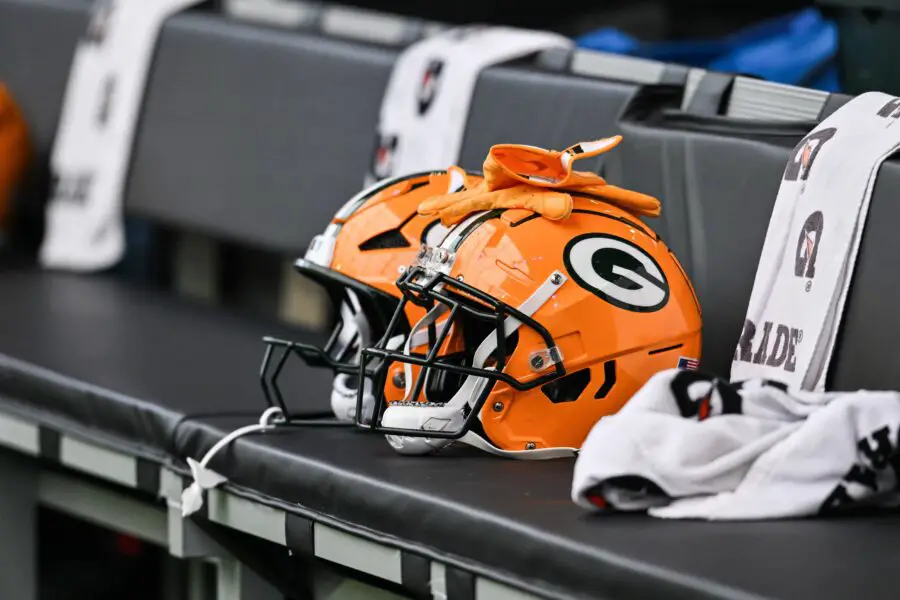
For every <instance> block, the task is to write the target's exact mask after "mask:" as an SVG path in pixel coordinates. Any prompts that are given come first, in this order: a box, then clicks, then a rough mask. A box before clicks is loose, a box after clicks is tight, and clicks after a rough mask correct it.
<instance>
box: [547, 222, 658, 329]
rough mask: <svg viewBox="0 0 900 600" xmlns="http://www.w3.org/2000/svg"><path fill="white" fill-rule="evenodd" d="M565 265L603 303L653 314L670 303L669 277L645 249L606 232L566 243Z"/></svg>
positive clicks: (582, 285)
mask: <svg viewBox="0 0 900 600" xmlns="http://www.w3.org/2000/svg"><path fill="white" fill-rule="evenodd" d="M563 264H565V266H566V270H567V271H568V272H569V274H570V275H571V276H572V279H573V280H574V281H575V283H577V284H578V285H580V286H581V287H583V288H584V289H586V290H588V291H589V292H591V293H592V294H594V295H596V296H598V297H599V298H601V299H602V300H604V301H606V302H608V303H610V304H612V305H613V306H616V307H618V308H622V309H624V310H630V311H634V312H654V311H657V310H659V309H661V308H662V307H663V306H665V305H666V303H667V302H668V301H669V282H668V281H667V280H666V275H665V273H663V270H662V269H661V268H660V266H659V265H658V264H657V262H656V261H655V260H653V257H652V256H650V255H649V254H648V253H647V252H646V251H645V250H644V249H643V248H641V247H640V246H638V245H637V244H634V243H632V242H630V241H628V240H625V239H623V238H620V237H616V236H614V235H608V234H605V233H586V234H584V235H580V236H578V237H576V238H574V239H572V240H571V241H570V242H569V243H568V244H566V249H565V251H564V255H563Z"/></svg>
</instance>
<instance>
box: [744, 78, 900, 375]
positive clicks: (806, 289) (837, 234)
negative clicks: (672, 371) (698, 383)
mask: <svg viewBox="0 0 900 600" xmlns="http://www.w3.org/2000/svg"><path fill="white" fill-rule="evenodd" d="M898 118H900V98H895V97H893V96H889V95H887V94H882V93H878V92H870V93H866V94H863V95H861V96H858V97H856V98H854V99H853V100H851V101H850V102H848V103H847V104H845V105H844V106H843V107H841V108H840V109H838V110H837V111H836V112H835V113H834V114H832V115H831V116H830V117H828V118H827V119H825V120H824V121H822V123H820V124H819V125H818V126H817V127H816V128H815V129H813V130H812V131H811V132H810V133H809V135H807V136H806V137H804V138H803V140H801V141H800V143H799V144H798V145H797V147H796V148H794V150H793V152H792V153H791V156H790V158H789V160H788V163H787V166H786V167H785V170H784V174H783V177H782V182H781V187H780V188H779V190H778V196H777V198H776V201H775V207H774V208H773V210H772V217H771V220H770V222H769V229H768V231H767V233H766V241H765V244H764V246H763V249H762V253H761V255H760V259H759V267H758V269H757V272H756V279H755V280H754V282H753V292H752V294H751V296H750V302H749V306H748V309H747V317H746V320H745V322H744V329H743V332H742V334H741V337H740V340H739V342H738V346H737V350H736V352H735V356H734V362H733V365H732V369H731V378H732V380H733V381H740V380H744V379H750V378H768V379H774V380H778V381H782V382H784V383H786V384H788V385H789V386H790V387H792V388H799V389H805V390H817V391H822V390H824V389H825V378H826V376H827V374H828V367H829V364H830V362H831V357H832V353H833V349H834V343H835V338H836V336H837V332H838V330H839V329H840V323H841V317H842V313H843V309H844V304H845V302H846V299H847V291H848V290H849V288H850V283H851V280H852V278H853V270H854V266H855V264H856V257H857V253H858V251H859V244H860V241H861V240H862V236H863V232H864V227H865V224H866V215H867V213H868V210H869V201H870V199H871V196H872V191H873V189H874V187H875V181H876V178H877V176H878V171H879V169H880V167H881V163H882V162H884V160H885V159H886V158H887V157H888V156H890V155H891V154H893V153H894V152H895V151H897V150H898V149H900V124H897V120H898Z"/></svg>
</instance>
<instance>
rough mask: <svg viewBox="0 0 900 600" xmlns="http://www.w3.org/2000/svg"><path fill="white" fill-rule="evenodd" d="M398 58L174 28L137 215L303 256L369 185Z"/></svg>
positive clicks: (138, 155) (283, 36) (156, 82)
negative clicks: (382, 107)
mask: <svg viewBox="0 0 900 600" xmlns="http://www.w3.org/2000/svg"><path fill="white" fill-rule="evenodd" d="M394 57H395V53H394V52H393V51H390V50H386V49H383V48H377V47H372V46H365V45H362V44H355V43H351V42H346V41H339V40H334V39H329V38H324V37H319V36H315V35H311V34H305V33H298V32H288V31H282V30H276V29H268V28H264V27H258V26H254V25H248V24H242V23H237V22H235V21H229V20H227V19H225V18H223V17H219V16H212V15H201V14H193V15H190V14H188V15H181V16H178V17H176V18H174V19H171V20H170V21H169V22H168V23H167V24H166V26H165V28H164V29H163V32H162V36H161V38H160V44H159V49H158V54H157V58H156V63H155V67H154V70H153V72H152V75H151V80H150V84H149V88H148V94H147V98H146V106H145V112H144V115H143V120H142V124H141V127H140V131H139V135H138V138H137V142H136V147H135V154H134V161H133V167H132V169H133V170H132V174H131V179H130V184H129V189H128V205H129V207H130V208H131V209H132V210H133V211H135V212H138V213H140V214H142V215H145V216H148V217H150V218H154V219H158V220H160V221H171V222H173V223H175V224H177V225H179V226H181V227H194V228H196V229H198V230H202V231H205V232H207V233H210V234H212V235H215V236H217V237H224V238H231V239H235V240H238V241H242V242H245V243H247V244H250V245H254V246H259V247H263V248H270V249H273V250H279V251H285V252H289V253H295V252H297V251H300V250H303V249H305V247H306V245H307V244H308V243H309V241H310V239H311V238H312V236H313V235H315V234H316V233H318V232H319V231H320V230H321V228H322V224H323V223H326V222H327V221H328V220H329V219H330V218H331V216H332V215H333V213H334V211H335V210H336V208H337V207H338V206H340V204H342V203H343V202H344V201H345V200H346V198H348V197H349V196H351V195H352V194H353V193H355V192H356V191H358V190H359V188H360V187H361V186H362V178H363V174H364V173H365V171H366V167H367V164H368V160H369V156H370V152H371V147H372V139H373V131H374V128H375V123H376V120H377V116H378V110H379V104H380V100H381V96H382V93H383V90H384V87H385V85H386V84H387V79H388V76H389V73H390V68H391V64H392V62H393V59H394Z"/></svg>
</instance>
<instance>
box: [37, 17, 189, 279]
mask: <svg viewBox="0 0 900 600" xmlns="http://www.w3.org/2000/svg"><path fill="white" fill-rule="evenodd" d="M199 2H200V0H155V1H154V2H147V1H146V0H96V1H95V3H94V9H93V15H92V17H91V20H90V22H89V24H88V28H87V32H86V33H85V34H84V35H83V36H82V38H81V41H80V42H79V44H78V47H77V48H76V49H75V57H74V60H73V63H72V70H71V72H70V74H69V82H68V85H67V88H66V95H65V98H64V99H63V109H62V115H61V117H60V124H59V130H58V132H57V134H56V140H55V143H54V146H53V153H52V156H51V157H50V166H51V170H52V175H53V191H52V195H51V198H50V202H49V204H48V206H47V213H46V215H47V223H46V232H45V234H44V240H43V244H42V246H41V250H40V260H41V264H42V265H43V266H44V267H49V268H58V269H68V270H74V271H93V270H99V269H105V268H108V267H111V266H113V265H114V264H115V263H116V262H118V261H119V259H120V258H121V257H122V254H123V253H124V250H125V234H124V223H123V220H122V195H123V192H124V189H125V182H126V175H127V171H128V164H129V162H130V160H131V147H132V141H133V139H134V131H135V127H136V124H137V119H138V115H139V113H140V108H141V103H142V99H143V93H144V86H145V83H146V79H147V72H148V70H149V67H150V61H151V58H152V56H153V50H154V48H155V46H156V39H157V36H158V34H159V31H160V29H161V28H162V24H163V22H164V21H165V20H166V19H167V18H168V17H170V16H171V15H173V14H175V13H177V12H179V11H181V10H183V9H185V8H187V7H189V6H192V5H194V4H199Z"/></svg>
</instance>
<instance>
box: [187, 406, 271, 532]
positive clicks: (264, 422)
mask: <svg viewBox="0 0 900 600" xmlns="http://www.w3.org/2000/svg"><path fill="white" fill-rule="evenodd" d="M282 417H283V415H282V414H281V409H280V408H278V407H275V406H273V407H271V408H268V409H266V410H265V412H263V414H262V416H261V417H260V418H259V422H257V423H254V424H253V425H247V426H245V427H240V428H238V429H235V430H234V431H232V432H231V433H229V434H228V435H226V436H225V437H223V438H222V439H221V440H219V441H218V442H216V444H215V445H214V446H213V447H212V448H210V449H209V450H208V451H207V453H206V454H204V455H203V458H202V459H201V460H200V462H197V461H196V460H194V459H193V458H190V457H189V458H188V459H187V463H188V467H190V469H191V478H192V479H193V481H192V482H191V484H190V485H189V486H188V487H187V488H186V489H185V490H184V491H183V492H181V516H183V517H187V516H189V515H192V514H194V513H195V512H197V511H198V510H200V509H201V508H202V507H203V494H204V493H205V492H206V490H211V489H213V488H215V487H218V486H220V485H222V484H223V483H225V482H226V481H228V479H227V478H226V477H225V476H224V475H220V474H219V473H216V472H215V471H213V470H212V469H210V468H208V467H207V465H208V464H209V462H210V461H211V460H212V459H213V457H214V456H215V455H216V454H218V453H219V452H221V451H222V449H223V448H225V447H226V446H229V445H230V444H232V443H234V441H235V440H237V439H238V438H240V437H243V436H245V435H249V434H251V433H261V432H263V431H269V430H270V429H274V428H275V427H277V426H278V421H279V419H281V418H282Z"/></svg>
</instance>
